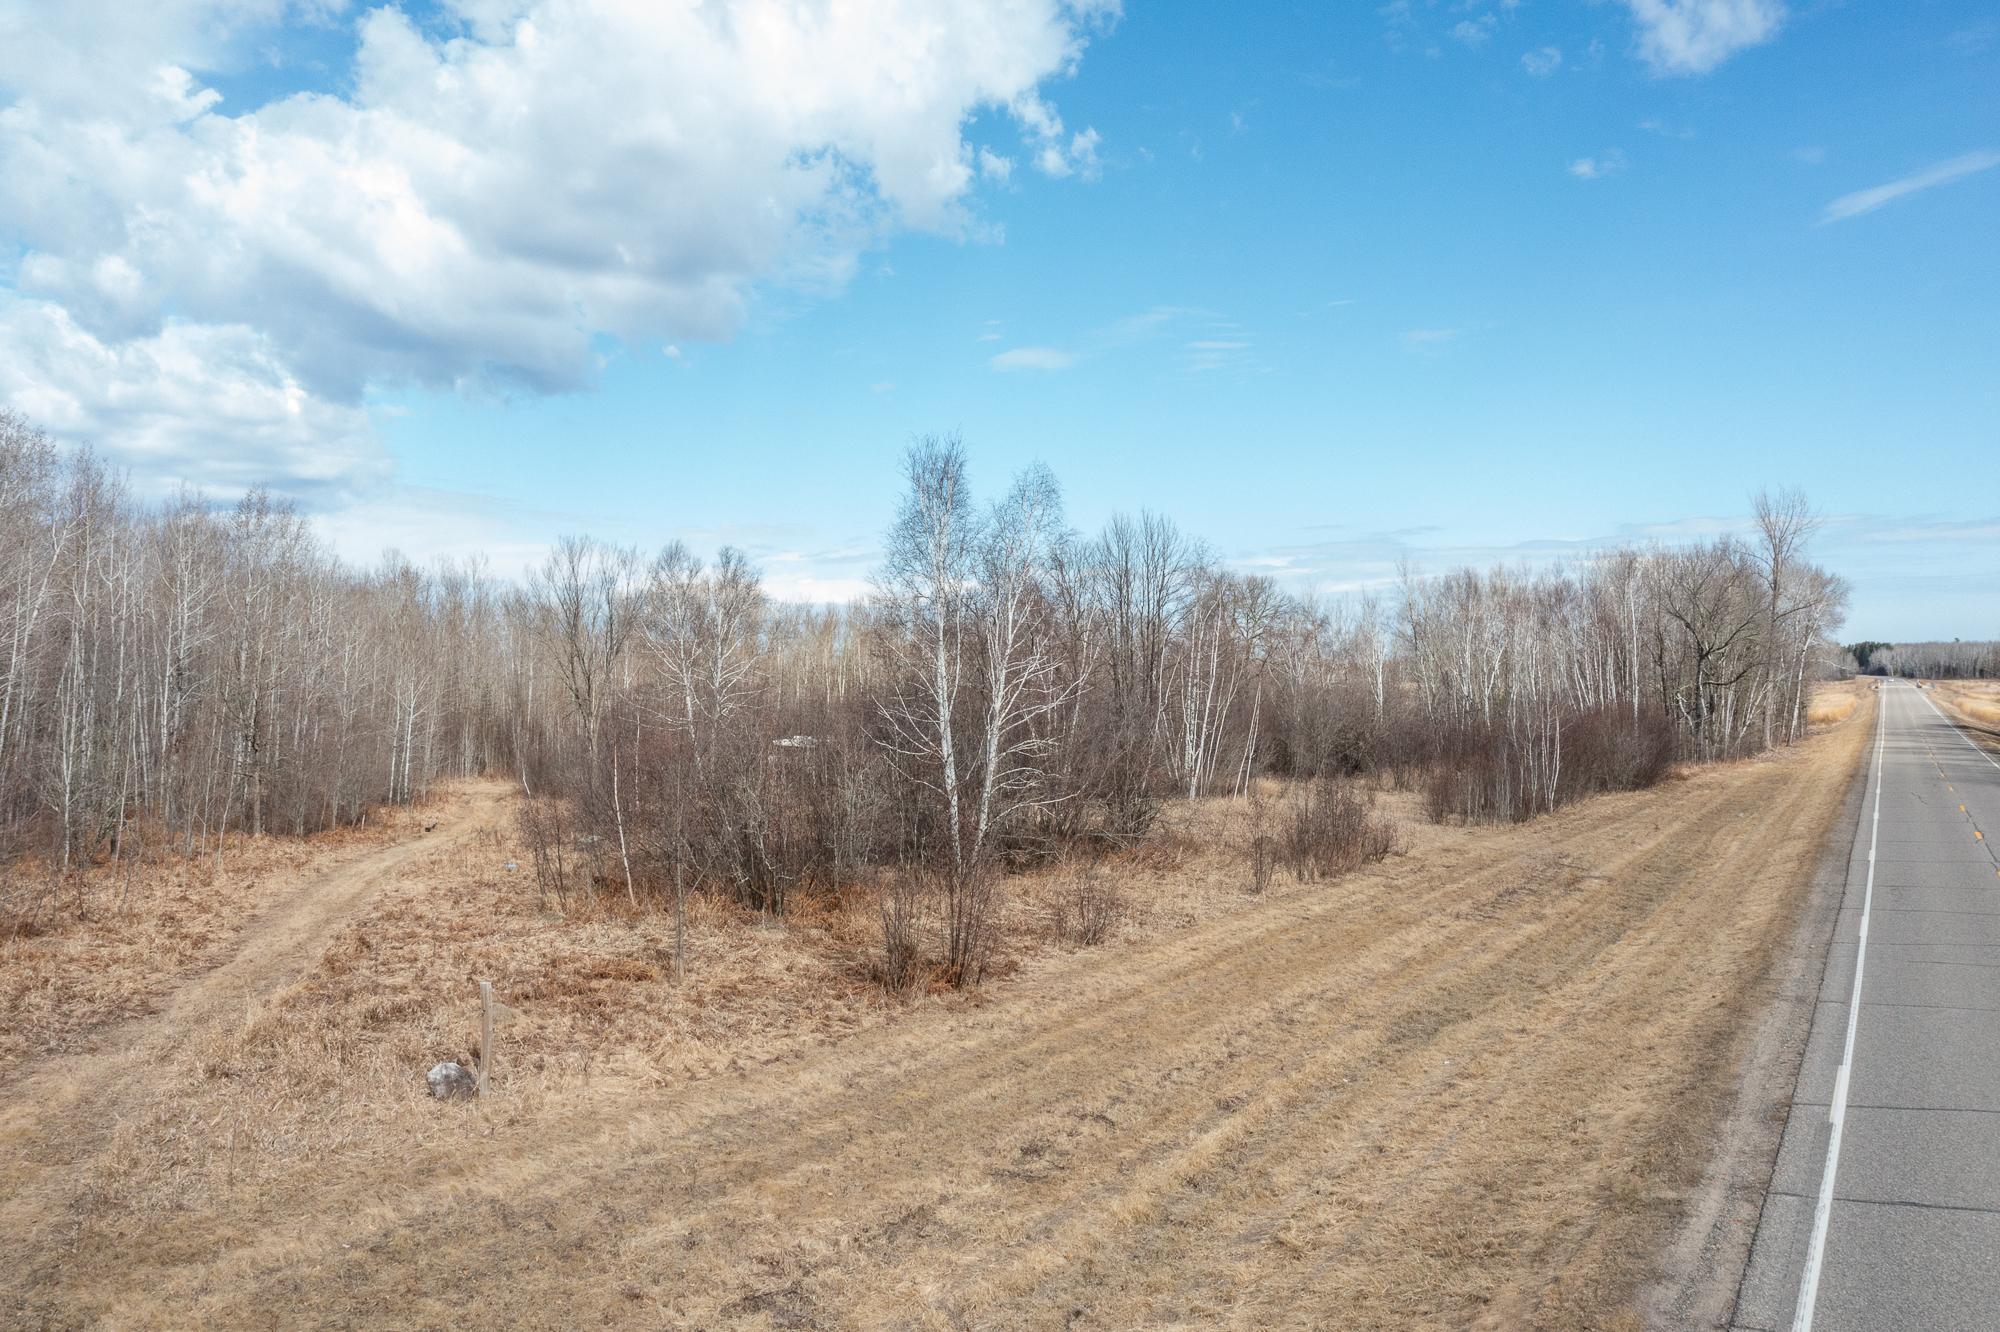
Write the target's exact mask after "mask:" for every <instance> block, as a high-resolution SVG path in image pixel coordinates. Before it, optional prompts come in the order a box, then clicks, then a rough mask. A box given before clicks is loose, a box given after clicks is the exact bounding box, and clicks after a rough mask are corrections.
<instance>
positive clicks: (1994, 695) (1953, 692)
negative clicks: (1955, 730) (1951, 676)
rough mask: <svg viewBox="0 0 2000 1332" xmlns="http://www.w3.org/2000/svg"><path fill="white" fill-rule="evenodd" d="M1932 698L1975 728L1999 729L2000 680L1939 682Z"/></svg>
mask: <svg viewBox="0 0 2000 1332" xmlns="http://www.w3.org/2000/svg"><path fill="white" fill-rule="evenodd" d="M1934 697H1935V698H1936V699H1937V701H1938V702H1940V703H1943V704H1945V705H1947V706H1948V707H1949V708H1950V709H1951V710H1953V711H1955V712H1957V713H1958V714H1959V716H1960V717H1961V718H1962V719H1963V720H1965V721H1969V722H1971V723H1973V724H1974V725H1975V726H1979V727H1983V728H1985V729H1988V730H1995V729H2000V680H1941V681H1939V682H1938V683H1937V685H1936V686H1935V694H1934Z"/></svg>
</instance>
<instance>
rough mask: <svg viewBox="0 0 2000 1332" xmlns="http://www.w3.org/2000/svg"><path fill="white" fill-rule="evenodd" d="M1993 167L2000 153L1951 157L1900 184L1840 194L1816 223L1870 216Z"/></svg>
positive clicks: (1891, 182)
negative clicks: (1902, 199) (1893, 204)
mask: <svg viewBox="0 0 2000 1332" xmlns="http://www.w3.org/2000/svg"><path fill="white" fill-rule="evenodd" d="M1996 166H2000V152H1991V151H1988V152H1978V153H1966V154H1965V155H1964V156H1962V157H1954V158H1951V159H1950V160H1948V161H1944V162H1939V163H1937V164H1936V165H1934V166H1928V167H1925V168H1924V169H1923V170H1922V171H1919V172H1917V173H1915V174H1914V175H1909V176H1904V177H1903V178H1902V179H1901V180H1892V181H1890V182H1888V183H1887V184H1886V185H1876V186H1873V187H1872V188H1870V189H1865V190H1856V191H1855V192H1854V193H1852V194H1843V195H1841V196H1840V197H1839V198H1838V199H1835V200H1834V201H1833V202H1832V203H1830V204H1828V205H1827V206H1826V211H1825V212H1823V213H1821V214H1820V219H1819V220H1820V221H1821V223H1827V222H1840V221H1844V220H1845V219H1847V218H1850V217H1859V216H1860V215H1861V214H1863V213H1872V212H1874V211H1875V210H1876V209H1877V208H1880V207H1881V206H1882V205H1883V204H1886V203H1892V202H1894V201H1895V200H1897V199H1900V198H1902V197H1903V196H1904V195H1906V194H1915V193H1916V192H1917V191H1919V190H1928V189H1933V188H1935V187H1937V186H1939V185H1949V184H1950V183H1951V182H1952V181H1955V180H1963V179H1964V178H1965V177H1967V176H1971V175H1976V174H1978V173H1979V172H1981V171H1991V170H1992V169H1993V168H1994V167H1996Z"/></svg>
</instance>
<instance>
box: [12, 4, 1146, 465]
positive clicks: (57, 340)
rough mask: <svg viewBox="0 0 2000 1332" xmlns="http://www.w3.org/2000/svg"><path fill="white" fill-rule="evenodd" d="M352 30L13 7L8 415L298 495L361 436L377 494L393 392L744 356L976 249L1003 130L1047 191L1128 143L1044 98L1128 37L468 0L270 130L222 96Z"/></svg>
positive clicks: (910, 15)
mask: <svg viewBox="0 0 2000 1332" xmlns="http://www.w3.org/2000/svg"><path fill="white" fill-rule="evenodd" d="M344 9H345V6H344V5H343V4H341V3H340V0H292V2H291V3H289V4H287V3H286V0H155V2H154V3H150V4H147V5H142V6H133V5H128V4H124V3H122V2H119V0H71V3H66V4H64V5H60V6H46V5H40V4H35V3H33V0H0V180H5V181H6V182H7V184H6V188H5V189H4V190H0V249H5V248H8V245H9V243H11V247H12V248H14V249H15V250H16V251H17V252H18V253H19V254H20V256H21V257H20V259H19V262H18V263H17V264H16V265H15V273H14V289H13V290H12V291H11V292H9V291H8V290H7V289H6V288H4V287H0V302H4V307H0V320H4V332H0V336H4V337H6V338H7V339H9V344H8V347H7V349H5V350H0V357H5V359H6V360H7V361H8V364H7V366H6V367H5V369H4V370H0V376H4V378H0V385H4V389H3V390H0V391H4V393H5V394H6V397H5V399H4V401H6V402H8V403H10V404H11V405H13V406H16V407H18V408H20V409H21V410H26V411H30V412H35V413H36V414H37V415H44V413H45V412H54V413H59V414H60V419H55V418H53V417H49V416H44V419H47V420H48V424H50V425H51V426H52V427H53V428H57V429H60V430H63V431H65V432H68V431H70V430H72V429H74V430H76V431H79V432H94V433H97V437H98V438H99V439H100V440H101V441H102V442H105V443H107V444H111V445H114V446H116V447H121V448H122V447H125V444H123V443H121V442H120V441H121V440H122V439H123V436H115V435H114V432H117V431H124V430H134V429H138V428H139V423H140V422H141V421H143V422H145V423H146V424H145V426H144V429H143V432H142V433H141V434H139V435H134V436H133V437H132V438H131V440H130V441H129V446H130V449H131V450H132V451H133V452H135V453H137V454H148V453H157V454H160V455H162V456H172V457H182V456H183V454H184V453H185V450H186V449H187V448H188V447H189V441H192V440H193V439H195V438H196V437H197V435H198V434H199V433H200V432H202V431H204V430H209V431H212V432H213V433H214V436H215V443H214V446H213V448H214V450H215V451H216V452H217V453H218V455H219V454H220V453H221V452H222V451H225V450H228V449H231V448H234V447H236V446H235V445H234V444H232V441H235V440H251V441H258V442H259V444H258V446H259V447H260V448H262V447H264V446H265V445H267V444H272V443H273V442H275V447H277V449H278V452H277V454H275V455H273V462H272V479H273V480H279V481H282V480H284V479H285V478H286V477H289V476H296V477H299V478H302V479H306V480H310V479H311V478H312V477H313V476H314V475H315V473H313V472H312V471H311V469H310V466H309V463H310V460H305V459H302V458H301V457H300V455H299V453H298V449H297V448H296V447H295V446H294V445H292V444H291V443H288V442H285V441H289V440H291V439H293V438H294V435H293V434H292V433H288V432H310V431H313V430H324V431H331V432H332V434H331V435H330V437H329V440H328V453H327V456H328V457H329V458H332V459H336V460H338V459H343V458H344V459H347V460H348V462H347V465H348V466H349V467H350V468H359V469H360V470H361V471H366V470H367V469H368V468H371V467H374V466H376V465H377V462H378V461H379V459H378V456H377V455H376V454H375V452H374V450H373V449H372V448H370V447H368V446H366V445H365V444H363V443H361V442H359V441H362V440H364V439H365V435H366V430H365V418H364V417H363V414H362V413H361V411H360V409H359V408H358V406H356V404H358V403H359V402H360V400H361V397H362V394H363V393H364V391H365V390H366V389H367V388H368V387H369V386H371V385H376V384H382V383H412V382H414V383H421V384H427V385H433V386H437V385H451V384H468V383H477V382H482V381H488V380H499V381H504V382H506V383H509V384H514V385H521V386H526V387H527V388H529V389H531V390H559V389H568V388H575V387H578V386H582V385H586V384H588V383H589V382H590V381H591V379H592V377H593V376H594V374H595V373H596V369H597V366H598V365H599V362H600V356H601V347H600V343H601V341H602V339H604V338H606V337H610V338H615V339H621V340H624V341H626V342H628V343H639V344H646V343H650V342H652V341H655V340H657V341H659V342H663V343H665V342H669V341H674V342H684V341H687V340H699V339H711V340H713V339H722V338H727V337H729V336H730V335H731V334H732V333H734V332H735V331H736V330H737V329H738V328H740V327H741V325H742V323H743V321H744V319H745V316H746V310H747V307H748V305H749V303H750V302H751V300H752V299H753V298H754V295H755V293H756V291H757V290H758V289H759V288H760V287H761V286H763V285H766V284H782V285H785V286H788V287H793V288H798V289H803V290H806V291H812V292H830V291H833V290H836V289H838V288H839V287H840V286H841V284H843V283H844V282H846V281H847V280H848V278H849V277H850V276H851V275H852V274H853V272H854V271H855V268H856V265H857V263H858V261H859V258H860V255H861V254H862V253H863V252H864V251H865V250H866V249H868V248H869V247H870V246H873V245H877V244H879V243H881V242H882V241H883V240H884V239H885V238H886V237H887V236H888V235H890V234H893V233H894V232H895V231H897V230H900V229H906V228H914V229H923V230H929V231H934V232H942V233H946V234H963V233H964V232H965V231H966V230H967V227H968V223H969V222H970V216H971V214H970V210H971V203H970V196H971V192H972V190H973V189H974V187H975V184H976V182H977V181H978V180H979V179H980V178H982V177H983V178H985V179H986V180H989V181H995V182H1002V183H1004V182H1005V181H1006V179H1007V177H1008V175H1009V172H1010V171H1011V167H1012V158H1011V157H1009V156H1008V155H1007V154H1006V153H1005V152H1003V151H1001V150H1000V149H1001V148H1005V147H1007V146H1008V145H1006V144H1002V145H1000V146H999V147H995V146H994V145H990V144H974V143H971V142H968V126H969V125H971V124H972V123H973V122H974V118H975V117H976V116H977V114H978V113H979V112H981V111H982V110H993V111H998V112H999V113H1001V119H999V120H997V121H996V120H992V119H986V118H981V119H980V120H979V123H980V124H981V125H982V126H986V127H993V126H996V125H997V127H998V128H999V129H1000V130H1002V131H1004V130H1005V126H1006V124H1007V123H1008V122H1011V124H1012V126H1013V131H1012V134H1013V136H1014V137H1015V138H1017V139H1018V147H1019V150H1020V151H1021V152H1023V153H1024V154H1026V155H1027V156H1028V158H1029V159H1030V160H1032V161H1034V162H1035V163H1036V164H1037V165H1038V166H1040V167H1041V169H1042V170H1043V171H1044V172H1045V173H1047V174H1049V175H1052V176H1078V177H1084V178H1088V177H1091V176H1094V175H1095V174H1097V171H1098V169H1099V167H1098V151H1099V139H1098V136H1097V133H1096V131H1095V130H1093V129H1090V128H1088V127H1083V128H1073V127H1069V126H1066V125H1064V123H1063V121H1062V119H1061V117H1060V115H1059V114H1058V113H1057V111H1056V110H1055V108H1054V107H1053V106H1052V105H1050V104H1049V102H1048V101H1047V100H1046V99H1045V97H1044V95H1043V92H1042V88H1043V85H1045V84H1047V83H1049V82H1050V81H1052V80H1054V79H1057V78H1059V77H1061V76H1063V75H1065V74H1066V73H1068V72H1070V71H1071V70H1073V69H1074V68H1075V66H1076V64H1077V62H1078V61H1079V59H1080V58H1081V56H1082V53H1083V50H1084V46H1085V43H1086V41H1087V40H1088V38H1089V36H1090V35H1091V34H1092V33H1093V32H1094V31H1096V30H1097V29H1098V28H1099V27H1100V26H1101V25H1102V24H1103V23H1104V22H1106V21H1108V20H1109V18H1111V17H1112V16H1113V15H1115V12H1116V6H1115V3H1109V4H1108V3H1104V0H1023V2H1022V3H1015V4H993V3H987V2H985V0H893V2H891V0H884V2H882V3H872V4H867V5H846V4H839V3H831V2H830V0H823V2H819V3H813V2H807V3H799V4H792V5H779V4H773V3H765V2H763V0H740V2H738V3H730V4H700V5H697V4H658V5H629V4H621V3H614V0H446V3H444V4H442V5H441V6H440V7H439V9H440V12H438V13H434V14H432V13H427V14H426V15H425V17H424V21H423V23H422V25H421V26H420V25H419V24H418V23H417V22H415V21H413V20H412V18H411V17H410V16H409V15H408V14H406V13H405V12H404V11H403V10H402V9H400V8H397V7H395V6H393V5H391V6H388V7H383V8H376V9H371V10H368V11H367V12H365V13H363V14H361V15H360V17H359V18H357V19H353V20H351V21H352V22H353V36H354V39H355V47H354V55H353V61H352V65H351V68H349V69H346V70H344V71H338V72H337V74H336V78H335V81H334V86H333V89H332V90H329V91H304V92H298V93H294V94H291V95H288V96H283V97H279V98H276V99H275V100H271V101H268V102H266V103H264V104H262V105H256V106H248V107H240V108H239V107H236V106H234V105H231V104H225V103H224V102H222V101H221V99H220V98H219V96H218V94H217V93H216V92H215V91H214V90H213V89H211V88H209V87H207V86H205V85H204V83H203V80H202V79H201V78H200V77H198V72H199V71H214V70H227V69H230V68H234V67H240V66H241V65H243V64H244V63H246V62H247V61H249V60H252V59H255V58H256V50H257V44H258V43H259V42H263V41H267V40H276V37H275V36H274V34H281V33H282V29H281V28H280V27H279V26H278V25H279V24H281V23H283V22H287V21H290V22H298V21H318V22H341V23H344V22H349V21H350V20H349V19H348V18H346V17H345V15H344V13H343V11H344ZM982 137H985V135H982ZM36 327H39V328H40V329H42V334H39V335H37V336H48V337H52V338H53V339H54V340H53V342H52V343H51V345H50V349H49V350H48V352H47V353H46V354H43V355H39V356H31V357H28V358H26V359H25V360H23V359H21V358H20V356H19V354H18V349H19V348H20V347H22V346H24V345H26V342H27V341H28V339H29V334H28V332H27V330H30V329H32V328H36ZM10 353H12V354H10ZM92 362H95V363H97V364H99V365H100V366H101V368H102V369H103V370H104V372H105V374H106V376H108V377H107V378H103V379H101V380H99V381H96V382H95V384H94V386H93V384H92V383H89V382H85V381H86V379H87V376H86V375H85V373H84V371H83V370H82V369H81V368H80V367H83V366H84V365H86V364H89V363H92ZM169 363H171V364H172V365H174V367H175V371H176V374H177V375H182V376H185V377H186V378H187V380H188V382H189V383H190V384H191V385H192V386H193V387H190V388H188V389H186V390H182V391H178V392H170V391H168V387H167V386H166V385H165V383H164V382H163V381H162V379H161V367H163V366H166V365H168V364H169ZM203 394H207V395H208V396H207V397H204V396H203ZM287 402H289V403H291V404H293V406H294V407H296V410H295V411H293V410H291V409H290V408H288V409H287V413H288V414H273V413H272V412H271V411H270V410H269V408H270V405H271V404H274V403H287ZM132 404H143V406H142V407H138V408H134V407H132V406H131V405H132ZM37 406H39V407H41V408H42V409H43V411H42V412H37V411H36V408H37ZM176 411H181V412H185V413H186V414H187V415H186V417H185V419H183V420H181V421H180V422H179V423H178V424H170V418H172V416H173V414H174V413H175V412H176ZM299 437H301V438H302V437H303V433H301V434H300V435H299ZM187 456H188V458H190V459H191V458H192V456H193V455H187ZM255 461H256V459H255V457H254V455H251V454H247V453H244V452H242V451H241V450H240V449H239V450H238V451H237V453H236V455H235V457H234V459H233V461H232V460H230V459H222V458H220V457H219V456H218V459H217V460H216V461H215V463H214V465H215V466H216V467H221V468H224V469H225V470H227V469H228V468H249V467H250V466H251V465H252V464H253V463H254V462H255ZM280 461H282V463H283V465H284V466H285V467H291V468H294V469H295V470H294V471H290V472H282V473H281V472H280V469H279V462H280ZM190 465H192V463H190Z"/></svg>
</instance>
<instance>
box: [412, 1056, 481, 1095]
mask: <svg viewBox="0 0 2000 1332" xmlns="http://www.w3.org/2000/svg"><path fill="white" fill-rule="evenodd" d="M424 1081H425V1082H428V1083H429V1084H430V1085H431V1095H433V1096H435V1097H437V1098H438V1099H439V1100H440V1101H458V1100H470V1099H471V1098H472V1095H473V1093H474V1092H476V1091H478V1090H479V1079H478V1078H476V1077H474V1076H473V1073H472V1070H471V1069H469V1068H466V1067H464V1066H463V1065H460V1064H455V1063H452V1062H450V1061H446V1062H445V1063H442V1064H437V1065H433V1066H432V1068H431V1071H430V1072H428V1073H426V1074H424Z"/></svg>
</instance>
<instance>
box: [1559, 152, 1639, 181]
mask: <svg viewBox="0 0 2000 1332" xmlns="http://www.w3.org/2000/svg"><path fill="white" fill-rule="evenodd" d="M1625 165H1626V163H1625V153H1624V151H1623V150H1622V149H1618V148H1607V149H1605V150H1604V151H1603V152H1601V153H1599V154H1598V155H1597V156H1595V157H1579V158H1577V159H1576V160H1575V161H1574V162H1571V163H1570V164H1569V174H1570V175H1572V176H1575V177H1576V178H1577V179H1578V180H1602V179H1603V178H1604V177H1606V176H1615V175H1617V174H1618V173H1619V172H1621V171H1623V170H1624V169H1625Z"/></svg>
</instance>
